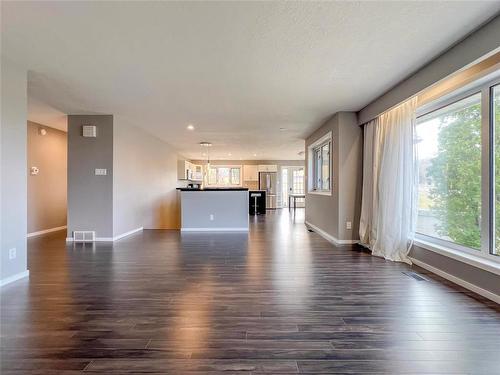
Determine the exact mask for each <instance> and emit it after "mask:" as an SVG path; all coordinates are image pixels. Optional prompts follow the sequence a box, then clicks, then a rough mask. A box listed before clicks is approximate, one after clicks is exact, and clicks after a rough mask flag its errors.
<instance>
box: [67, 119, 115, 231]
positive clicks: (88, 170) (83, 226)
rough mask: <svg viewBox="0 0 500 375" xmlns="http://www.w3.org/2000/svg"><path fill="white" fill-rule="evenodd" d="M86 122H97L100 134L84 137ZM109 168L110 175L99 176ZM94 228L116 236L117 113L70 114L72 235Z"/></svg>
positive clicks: (69, 174)
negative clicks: (115, 132) (103, 170)
mask: <svg viewBox="0 0 500 375" xmlns="http://www.w3.org/2000/svg"><path fill="white" fill-rule="evenodd" d="M82 125H96V126H97V137H96V138H84V137H83V136H82ZM96 168H106V169H107V175H106V176H96V175H95V169H96ZM74 230H93V231H96V237H100V238H110V237H113V116H112V115H70V116H68V237H72V236H73V231H74Z"/></svg>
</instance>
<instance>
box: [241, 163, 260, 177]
mask: <svg viewBox="0 0 500 375" xmlns="http://www.w3.org/2000/svg"><path fill="white" fill-rule="evenodd" d="M243 180H244V181H259V167H258V166H257V165H244V166H243Z"/></svg>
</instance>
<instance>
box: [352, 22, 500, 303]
mask: <svg viewBox="0 0 500 375" xmlns="http://www.w3.org/2000/svg"><path fill="white" fill-rule="evenodd" d="M499 46H500V16H496V17H495V18H494V19H492V20H491V21H490V22H489V23H487V24H486V25H485V26H484V27H482V28H481V29H479V30H477V31H476V32H474V33H472V34H471V35H469V36H468V37H467V38H465V39H464V40H463V41H461V42H460V43H458V44H456V45H455V46H454V47H452V48H450V49H449V50H448V51H446V52H445V53H443V54H442V55H441V56H439V57H438V58H436V59H435V60H434V61H432V62H431V63H429V64H428V65H426V66H425V67H423V68H422V69H420V70H419V71H418V72H416V73H415V74H414V75H412V76H411V77H409V78H408V79H406V80H404V81H402V82H401V83H399V84H398V85H396V86H395V87H394V88H393V89H391V90H389V91H388V92H387V93H385V94H384V95H382V96H380V97H379V98H378V99H376V100H374V101H373V102H372V103H370V104H369V105H368V106H366V107H365V108H363V109H362V110H361V111H360V112H359V113H358V124H362V123H365V122H366V121H368V120H370V119H372V118H374V117H376V116H377V115H379V114H380V113H382V112H383V111H385V110H387V109H389V108H391V107H393V106H394V105H396V104H399V103H400V102H402V101H404V100H406V99H407V98H409V97H411V96H413V95H415V94H417V93H419V92H420V91H422V90H424V89H426V88H428V87H430V86H432V85H434V84H435V83H437V82H439V81H441V80H443V79H444V78H446V77H448V76H450V75H452V74H454V73H455V72H457V71H458V70H460V69H462V68H464V67H466V66H467V65H469V64H471V63H473V62H475V61H476V60H478V59H480V58H482V57H484V56H486V55H491V54H492V51H495V50H498V48H499ZM410 256H411V257H412V258H415V259H417V260H419V261H421V262H423V263H426V264H428V265H430V266H432V267H435V268H437V269H439V270H442V271H444V272H446V273H448V274H450V275H452V276H455V277H457V278H459V279H462V280H464V281H466V282H469V283H471V284H474V285H477V286H479V287H481V288H483V289H485V290H488V291H491V292H493V293H495V294H497V295H500V276H498V275H495V274H492V273H490V272H488V271H485V270H482V269H479V268H477V267H474V266H471V265H468V264H465V263H463V262H460V261H458V260H455V259H452V258H449V257H446V256H443V255H441V254H438V253H435V252H433V251H430V250H427V249H422V248H419V247H416V246H414V247H413V249H412V250H411V252H410Z"/></svg>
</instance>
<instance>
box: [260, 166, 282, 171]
mask: <svg viewBox="0 0 500 375" xmlns="http://www.w3.org/2000/svg"><path fill="white" fill-rule="evenodd" d="M259 172H278V166H277V165H276V164H261V165H259Z"/></svg>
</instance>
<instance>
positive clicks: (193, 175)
mask: <svg viewBox="0 0 500 375" xmlns="http://www.w3.org/2000/svg"><path fill="white" fill-rule="evenodd" d="M177 178H178V179H179V180H189V181H201V180H203V168H202V166H201V165H196V164H193V163H191V162H190V161H188V160H179V162H178V163H177Z"/></svg>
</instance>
